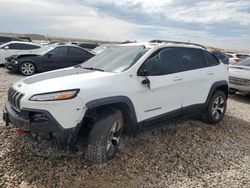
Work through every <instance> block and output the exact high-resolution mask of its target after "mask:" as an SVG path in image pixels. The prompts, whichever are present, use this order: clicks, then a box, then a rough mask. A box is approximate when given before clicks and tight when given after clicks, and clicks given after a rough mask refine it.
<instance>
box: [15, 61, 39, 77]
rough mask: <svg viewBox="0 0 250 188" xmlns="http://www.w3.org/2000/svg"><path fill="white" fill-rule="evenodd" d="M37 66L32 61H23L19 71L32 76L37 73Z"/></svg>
mask: <svg viewBox="0 0 250 188" xmlns="http://www.w3.org/2000/svg"><path fill="white" fill-rule="evenodd" d="M35 70H36V67H35V65H34V64H33V63H31V62H23V63H22V64H21V65H20V67H19V72H20V73H21V74H22V75H24V76H30V75H32V74H34V73H35Z"/></svg>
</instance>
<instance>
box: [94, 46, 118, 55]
mask: <svg viewBox="0 0 250 188" xmlns="http://www.w3.org/2000/svg"><path fill="white" fill-rule="evenodd" d="M115 45H116V44H103V45H100V46H98V47H96V48H95V49H93V50H91V51H92V52H93V53H94V54H99V53H101V52H103V51H104V50H106V49H108V48H111V47H113V46H115Z"/></svg>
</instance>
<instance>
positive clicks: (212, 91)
mask: <svg viewBox="0 0 250 188" xmlns="http://www.w3.org/2000/svg"><path fill="white" fill-rule="evenodd" d="M220 86H226V87H227V88H229V85H228V81H226V80H222V81H218V82H215V83H213V85H212V86H211V88H210V91H209V93H208V97H207V100H206V102H205V105H204V110H205V109H206V108H207V106H208V104H209V102H210V100H211V98H212V96H213V94H214V92H215V90H216V89H217V88H218V87H220ZM228 90H229V89H228ZM227 95H228V94H227ZM226 97H228V96H226Z"/></svg>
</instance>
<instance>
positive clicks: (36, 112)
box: [3, 42, 228, 163]
mask: <svg viewBox="0 0 250 188" xmlns="http://www.w3.org/2000/svg"><path fill="white" fill-rule="evenodd" d="M227 97H228V71H227V68H226V67H225V65H224V64H222V63H221V62H220V61H219V60H218V59H217V58H216V57H215V56H214V55H212V54H211V53H210V52H209V51H207V50H206V49H205V48H203V47H202V46H200V45H195V44H187V43H171V42H148V43H131V44H123V45H119V46H115V47H113V48H110V49H107V50H105V51H104V52H102V53H100V54H98V55H97V56H95V57H93V58H91V59H90V60H88V61H86V62H85V63H83V64H81V65H78V66H75V67H71V68H66V69H62V70H57V71H52V72H48V73H42V74H38V75H35V76H31V77H28V78H25V79H22V80H20V81H18V82H17V83H16V84H14V85H13V86H12V87H11V88H10V89H9V91H8V102H7V104H6V106H5V108H4V116H3V117H4V121H5V122H6V124H7V125H8V124H9V123H11V124H13V125H14V126H15V127H17V128H19V129H20V130H22V131H25V132H27V133H28V134H30V135H35V136H36V137H40V138H46V139H50V140H52V142H53V143H56V144H57V145H58V146H62V147H63V148H65V147H66V148H67V149H68V148H72V147H74V145H75V144H76V142H77V140H78V138H79V136H80V135H83V134H85V135H87V136H88V144H87V147H86V158H87V159H88V160H90V161H92V162H95V163H102V162H106V161H108V160H110V159H112V158H113V157H114V156H115V154H116V153H117V150H118V145H119V141H120V138H121V134H122V132H124V131H125V132H128V133H132V134H133V135H135V133H137V132H138V131H139V130H141V129H142V128H143V127H144V126H145V125H148V124H149V123H151V124H152V122H155V120H157V121H158V120H165V119H169V118H173V117H177V116H185V115H188V114H201V115H200V117H202V119H203V120H204V121H205V122H207V123H209V124H217V123H219V122H220V121H221V120H222V118H223V116H224V114H225V111H226V101H227Z"/></svg>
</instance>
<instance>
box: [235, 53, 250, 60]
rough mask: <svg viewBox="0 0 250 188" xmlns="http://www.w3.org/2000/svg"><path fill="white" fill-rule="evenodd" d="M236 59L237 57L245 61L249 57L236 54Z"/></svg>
mask: <svg viewBox="0 0 250 188" xmlns="http://www.w3.org/2000/svg"><path fill="white" fill-rule="evenodd" d="M236 57H238V58H240V59H241V60H243V59H246V58H248V57H250V55H248V54H237V55H236Z"/></svg>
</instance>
